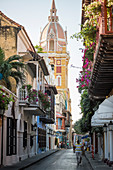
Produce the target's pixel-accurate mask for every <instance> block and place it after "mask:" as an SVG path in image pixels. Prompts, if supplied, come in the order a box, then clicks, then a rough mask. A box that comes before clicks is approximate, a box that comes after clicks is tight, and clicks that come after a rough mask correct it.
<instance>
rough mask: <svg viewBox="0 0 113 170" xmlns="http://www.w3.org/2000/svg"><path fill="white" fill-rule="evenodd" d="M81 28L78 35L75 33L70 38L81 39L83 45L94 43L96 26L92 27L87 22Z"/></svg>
mask: <svg viewBox="0 0 113 170" xmlns="http://www.w3.org/2000/svg"><path fill="white" fill-rule="evenodd" d="M81 27H82V29H81V31H80V32H79V33H75V34H74V35H73V36H71V38H76V39H77V40H79V39H82V40H83V41H84V43H85V45H89V44H90V43H93V42H96V31H97V29H96V26H93V25H91V24H90V23H89V22H87V23H86V24H85V25H82V26H81Z"/></svg>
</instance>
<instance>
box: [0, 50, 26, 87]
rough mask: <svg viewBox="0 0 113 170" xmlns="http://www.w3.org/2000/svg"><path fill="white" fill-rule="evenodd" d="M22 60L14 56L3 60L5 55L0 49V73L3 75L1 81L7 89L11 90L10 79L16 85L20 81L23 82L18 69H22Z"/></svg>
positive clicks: (22, 76)
mask: <svg viewBox="0 0 113 170" xmlns="http://www.w3.org/2000/svg"><path fill="white" fill-rule="evenodd" d="M20 59H22V58H21V57H20V56H18V55H14V56H11V57H9V58H8V59H6V60H5V55H4V52H3V50H2V49H1V48H0V73H2V75H3V78H2V79H3V80H4V81H5V82H6V85H7V88H8V89H10V90H11V81H10V79H9V78H10V77H13V78H14V79H15V80H16V84H18V83H19V81H21V83H23V82H24V78H25V77H24V74H23V72H22V71H20V68H21V69H22V68H24V63H23V62H20Z"/></svg>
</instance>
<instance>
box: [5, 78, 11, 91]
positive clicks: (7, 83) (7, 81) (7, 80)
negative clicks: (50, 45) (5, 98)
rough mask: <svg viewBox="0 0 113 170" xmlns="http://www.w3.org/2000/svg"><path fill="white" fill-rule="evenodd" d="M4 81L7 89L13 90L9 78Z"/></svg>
mask: <svg viewBox="0 0 113 170" xmlns="http://www.w3.org/2000/svg"><path fill="white" fill-rule="evenodd" d="M4 81H5V82H6V85H7V88H8V89H9V90H11V82H10V80H9V79H8V77H7V78H4Z"/></svg>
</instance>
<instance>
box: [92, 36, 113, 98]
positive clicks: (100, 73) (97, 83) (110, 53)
mask: <svg viewBox="0 0 113 170" xmlns="http://www.w3.org/2000/svg"><path fill="white" fill-rule="evenodd" d="M112 87H113V34H107V35H100V38H99V43H98V47H97V50H96V53H95V60H94V65H93V72H92V75H91V82H90V85H89V94H90V97H91V98H93V99H96V100H98V99H99V100H100V99H105V98H106V96H108V94H109V93H110V91H111V90H112Z"/></svg>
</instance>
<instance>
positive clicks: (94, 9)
mask: <svg viewBox="0 0 113 170" xmlns="http://www.w3.org/2000/svg"><path fill="white" fill-rule="evenodd" d="M84 11H85V17H86V18H91V17H95V18H98V17H99V15H100V13H101V2H100V1H94V2H92V3H90V4H89V5H87V6H86V5H84Z"/></svg>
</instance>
